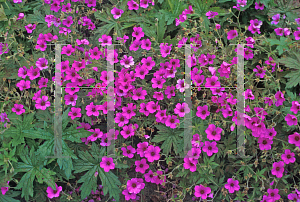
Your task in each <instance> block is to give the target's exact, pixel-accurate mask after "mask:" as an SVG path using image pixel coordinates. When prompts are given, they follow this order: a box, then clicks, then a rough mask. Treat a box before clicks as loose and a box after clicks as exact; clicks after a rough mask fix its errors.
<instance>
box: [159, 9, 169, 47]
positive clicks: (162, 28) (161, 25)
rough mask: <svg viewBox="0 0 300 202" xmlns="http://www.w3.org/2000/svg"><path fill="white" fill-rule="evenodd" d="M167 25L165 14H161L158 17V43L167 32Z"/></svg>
mask: <svg viewBox="0 0 300 202" xmlns="http://www.w3.org/2000/svg"><path fill="white" fill-rule="evenodd" d="M166 29H167V26H166V21H165V15H164V14H161V15H160V16H159V18H158V28H157V38H158V43H161V42H162V40H163V38H164V35H165V32H166Z"/></svg>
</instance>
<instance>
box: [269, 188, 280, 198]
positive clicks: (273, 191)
mask: <svg viewBox="0 0 300 202" xmlns="http://www.w3.org/2000/svg"><path fill="white" fill-rule="evenodd" d="M267 192H268V194H269V196H268V199H269V200H268V201H277V200H279V199H280V195H279V194H278V192H279V190H278V189H268V190H267Z"/></svg>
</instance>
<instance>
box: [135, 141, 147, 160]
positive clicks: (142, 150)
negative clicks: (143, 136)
mask: <svg viewBox="0 0 300 202" xmlns="http://www.w3.org/2000/svg"><path fill="white" fill-rule="evenodd" d="M148 144H149V143H148V142H140V143H138V144H137V147H138V148H137V149H136V152H137V154H138V155H140V157H145V151H146V150H147V148H148Z"/></svg>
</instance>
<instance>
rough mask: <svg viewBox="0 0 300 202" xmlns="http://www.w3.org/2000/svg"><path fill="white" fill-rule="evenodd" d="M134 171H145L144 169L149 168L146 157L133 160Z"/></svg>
mask: <svg viewBox="0 0 300 202" xmlns="http://www.w3.org/2000/svg"><path fill="white" fill-rule="evenodd" d="M135 166H136V168H135V171H136V172H140V173H145V172H146V170H147V169H148V168H149V165H148V164H147V161H146V159H142V160H140V161H135Z"/></svg>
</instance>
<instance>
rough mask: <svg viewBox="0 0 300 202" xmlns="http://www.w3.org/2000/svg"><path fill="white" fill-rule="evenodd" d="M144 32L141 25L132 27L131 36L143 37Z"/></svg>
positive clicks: (137, 38) (138, 38)
mask: <svg viewBox="0 0 300 202" xmlns="http://www.w3.org/2000/svg"><path fill="white" fill-rule="evenodd" d="M144 35H145V34H144V32H143V29H142V28H141V27H134V28H133V33H132V36H133V37H135V38H136V40H140V39H141V38H142V37H144Z"/></svg>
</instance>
